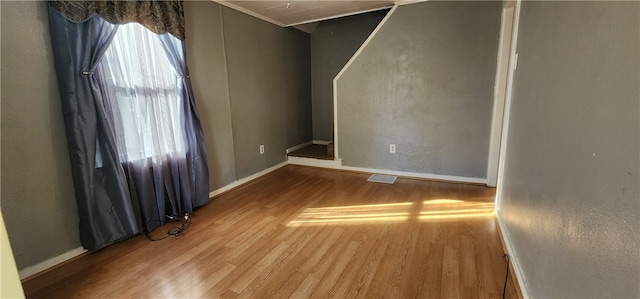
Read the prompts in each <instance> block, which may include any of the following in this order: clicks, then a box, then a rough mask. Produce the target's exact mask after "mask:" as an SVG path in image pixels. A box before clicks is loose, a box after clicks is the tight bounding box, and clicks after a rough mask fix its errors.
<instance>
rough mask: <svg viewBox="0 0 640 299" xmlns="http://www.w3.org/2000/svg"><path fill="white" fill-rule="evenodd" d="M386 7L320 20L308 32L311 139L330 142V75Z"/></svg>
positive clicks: (331, 109)
mask: <svg viewBox="0 0 640 299" xmlns="http://www.w3.org/2000/svg"><path fill="white" fill-rule="evenodd" d="M387 12H388V10H382V11H375V12H370V13H365V14H360V15H354V16H348V17H343V18H338V19H333V20H327V21H322V22H320V24H319V25H318V27H316V29H315V30H314V31H313V32H312V33H311V80H312V81H311V82H312V87H313V88H312V102H313V139H314V140H322V141H333V138H334V136H333V78H335V77H336V75H337V74H338V73H339V72H340V70H341V69H342V68H343V67H344V65H345V64H346V63H347V61H349V59H351V56H353V54H354V53H355V52H356V51H357V50H358V48H360V46H361V45H362V43H363V42H364V41H365V40H366V39H367V37H369V34H371V32H372V31H373V29H375V28H376V26H377V25H378V24H379V23H380V21H381V20H382V18H384V16H385V15H386V14H387Z"/></svg>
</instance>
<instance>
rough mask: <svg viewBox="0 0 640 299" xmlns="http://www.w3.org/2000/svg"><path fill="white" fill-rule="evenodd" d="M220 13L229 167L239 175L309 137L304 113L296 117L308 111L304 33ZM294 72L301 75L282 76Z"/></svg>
mask: <svg viewBox="0 0 640 299" xmlns="http://www.w3.org/2000/svg"><path fill="white" fill-rule="evenodd" d="M222 15H223V19H224V38H225V39H224V45H225V50H226V55H227V69H228V78H229V97H230V100H231V122H232V131H233V142H234V147H235V157H236V160H235V165H236V172H237V177H238V178H243V177H247V176H250V175H252V174H254V173H256V172H259V171H261V170H264V169H266V168H268V167H271V166H274V165H276V164H278V163H281V162H284V161H286V149H287V148H288V147H289V146H292V145H297V144H301V143H305V142H308V141H311V130H310V129H311V126H310V121H311V119H310V118H309V117H310V114H309V115H306V116H303V117H300V116H298V115H297V112H298V110H301V111H306V113H308V112H310V111H309V109H308V107H309V104H310V102H311V100H310V94H311V93H310V92H311V89H310V86H309V85H308V84H309V82H310V80H309V79H305V78H304V77H305V76H306V77H309V76H310V74H309V72H308V69H309V62H308V60H306V59H307V58H308V55H307V54H304V53H307V52H308V51H309V35H308V34H306V33H302V32H299V31H298V30H297V29H283V28H281V27H278V26H275V25H272V24H270V23H267V22H265V21H262V20H259V19H257V18H254V17H251V16H248V15H246V14H243V13H241V12H238V11H235V10H232V9H229V8H226V7H224V8H223V9H222ZM290 31H295V32H296V33H293V32H290ZM298 53H301V54H298ZM295 76H303V77H302V78H294V79H293V80H292V81H288V80H286V79H292V77H295ZM294 84H297V85H298V86H295V85H294ZM305 84H306V85H305ZM285 90H287V91H286V92H285ZM300 107H303V108H302V109H301V108H300ZM305 107H306V108H305ZM289 130H291V133H290V134H289V133H287V132H288V131H289ZM297 130H303V131H297ZM260 145H264V146H265V154H264V155H260V154H259V151H258V149H259V146H260Z"/></svg>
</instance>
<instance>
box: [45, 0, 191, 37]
mask: <svg viewBox="0 0 640 299" xmlns="http://www.w3.org/2000/svg"><path fill="white" fill-rule="evenodd" d="M49 4H50V5H51V7H52V8H53V9H55V10H56V11H57V12H59V13H60V14H61V15H62V16H64V17H65V18H66V19H67V20H69V21H72V22H76V23H81V22H84V21H86V20H88V19H89V18H91V17H92V16H93V15H96V14H97V15H99V16H100V17H102V18H103V19H105V20H106V21H107V22H109V23H112V24H124V23H129V22H138V23H140V24H141V25H142V26H144V27H146V28H148V29H149V30H151V31H153V32H155V33H157V34H164V33H171V34H172V35H173V36H175V37H177V38H178V39H180V40H184V10H183V6H182V1H181V0H179V1H175V0H174V1H49Z"/></svg>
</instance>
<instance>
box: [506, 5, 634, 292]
mask: <svg viewBox="0 0 640 299" xmlns="http://www.w3.org/2000/svg"><path fill="white" fill-rule="evenodd" d="M519 27H520V28H519V34H518V45H517V51H518V66H517V69H516V71H515V75H514V83H513V86H514V88H513V95H512V102H511V109H510V117H509V125H508V136H507V144H506V156H505V159H504V172H503V174H502V183H501V184H500V185H499V188H500V189H499V192H498V194H501V196H500V197H499V198H498V200H499V210H498V216H499V218H500V220H501V222H502V225H501V226H502V228H503V230H504V232H505V236H506V237H507V239H508V240H509V242H508V243H510V247H511V249H512V255H513V259H514V260H515V262H516V263H518V265H519V267H518V268H520V271H521V275H522V277H521V280H522V281H523V282H524V288H525V289H526V291H527V292H528V293H529V295H530V296H531V297H532V298H638V297H640V237H639V235H638V232H639V228H640V3H638V2H610V1H607V2H558V1H542V2H537V1H524V2H523V3H522V9H521V13H520V24H519Z"/></svg>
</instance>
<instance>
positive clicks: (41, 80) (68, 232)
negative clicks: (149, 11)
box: [0, 1, 312, 269]
mask: <svg viewBox="0 0 640 299" xmlns="http://www.w3.org/2000/svg"><path fill="white" fill-rule="evenodd" d="M0 5H1V7H2V9H1V12H0V13H1V16H0V18H1V22H2V24H1V26H2V33H1V34H2V49H1V50H2V52H1V55H2V57H1V67H2V74H1V76H2V78H1V80H2V89H1V95H2V107H1V108H2V120H1V122H2V137H1V138H2V142H1V145H2V149H1V151H2V158H1V159H2V161H1V164H2V171H1V176H2V188H1V191H0V192H1V198H2V202H1V209H2V214H3V216H4V219H5V224H6V226H7V231H8V234H9V238H10V240H11V243H12V247H13V253H14V255H15V258H16V262H17V266H18V268H19V269H24V268H25V267H28V266H33V265H36V264H38V263H40V262H43V261H45V260H47V259H50V258H53V257H56V256H59V255H61V254H63V253H65V252H68V251H70V250H73V249H76V248H78V247H80V246H81V245H80V241H79V236H78V216H77V208H76V202H75V194H74V191H73V181H72V178H71V169H70V166H69V158H68V156H69V154H68V151H67V145H66V144H67V143H66V137H65V133H64V125H63V119H62V110H61V107H60V99H59V93H58V88H57V81H56V77H55V73H54V68H53V55H52V53H51V44H50V37H49V29H48V20H47V14H46V4H45V3H44V2H32V1H24V2H22V1H17V2H10V1H0ZM184 6H185V17H186V24H185V26H186V30H187V40H186V43H187V60H188V63H189V67H190V71H191V75H192V83H193V86H194V91H195V94H196V101H197V102H196V104H197V106H198V109H199V114H200V118H201V120H202V124H203V128H204V134H205V139H206V143H207V155H208V159H209V172H210V174H211V180H210V188H211V190H215V189H219V188H221V187H224V186H226V185H228V184H230V183H232V182H234V181H236V180H238V179H240V178H243V177H246V176H249V175H251V174H254V173H256V172H258V171H261V170H263V169H265V168H268V167H271V166H273V165H276V164H277V163H279V162H282V161H284V159H285V150H286V148H287V147H288V146H291V145H296V144H301V143H304V142H307V141H310V140H312V132H311V108H310V107H311V84H310V81H311V79H310V71H309V68H310V66H309V64H310V62H309V60H310V59H309V52H310V50H309V47H310V37H309V35H308V34H306V33H302V32H299V31H297V30H295V29H283V28H280V27H277V26H275V25H270V24H267V23H264V22H262V21H257V20H255V19H253V18H251V17H248V16H245V15H241V14H238V13H235V12H232V11H230V10H228V9H226V8H224V9H223V8H222V7H220V5H218V4H216V3H213V2H193V1H187V2H185V5H184ZM223 28H224V29H223ZM225 34H228V35H227V36H226V38H225ZM229 35H232V36H229ZM239 42H240V44H239ZM244 42H246V43H254V44H259V45H260V47H262V48H242V44H241V43H244ZM258 49H260V50H264V51H262V52H261V51H258ZM225 52H226V53H225ZM225 54H226V55H225ZM251 56H257V58H255V59H253V60H249V59H251ZM247 62H250V63H247ZM244 63H247V64H244ZM242 67H244V68H246V69H242ZM256 74H260V76H258V75H256ZM273 86H276V87H273ZM245 89H246V90H251V92H252V93H249V92H245V91H244V90H245ZM261 92H262V93H265V94H264V95H263V94H260V93H261ZM245 111H246V112H245ZM242 130H247V131H246V132H245V131H242ZM259 144H265V145H266V149H267V152H266V154H265V155H263V156H260V155H259V154H258V145H259Z"/></svg>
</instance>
